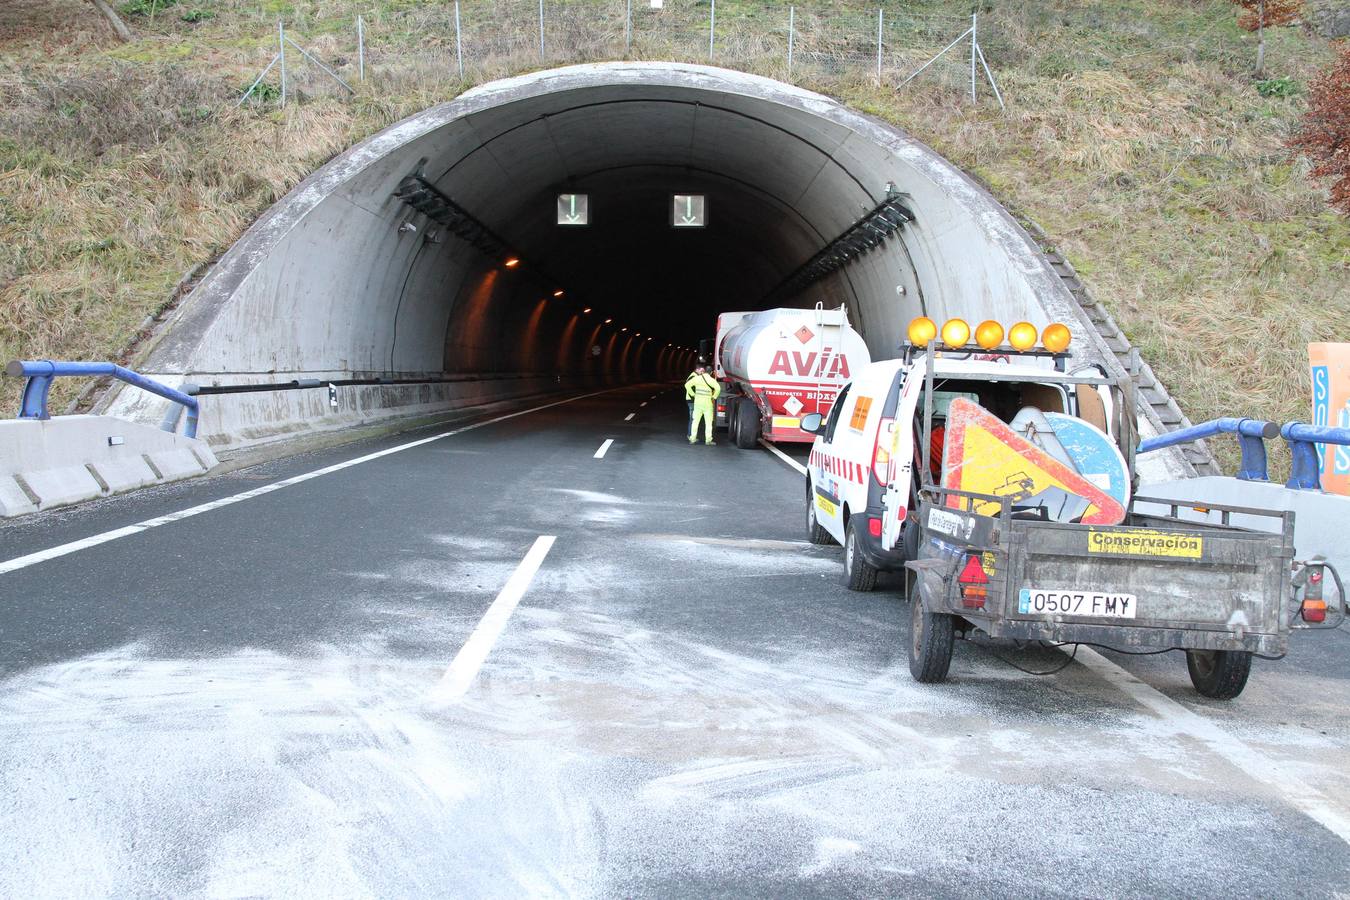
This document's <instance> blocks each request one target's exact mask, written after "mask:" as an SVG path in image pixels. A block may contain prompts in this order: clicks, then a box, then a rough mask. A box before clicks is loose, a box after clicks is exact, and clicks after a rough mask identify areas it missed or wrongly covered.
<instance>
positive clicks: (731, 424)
mask: <svg viewBox="0 0 1350 900" xmlns="http://www.w3.org/2000/svg"><path fill="white" fill-rule="evenodd" d="M740 408H741V401H740V400H728V401H727V440H729V441H731V442H732V443H733V444H734V443H736V433H737V432H738V431H740V429H739V428H737V427H736V426H737V425H738V424H739V420H738V419H737V418H736V412H737V410H739V409H740Z"/></svg>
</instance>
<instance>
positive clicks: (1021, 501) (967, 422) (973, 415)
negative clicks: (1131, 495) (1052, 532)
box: [942, 397, 1125, 525]
mask: <svg viewBox="0 0 1350 900" xmlns="http://www.w3.org/2000/svg"><path fill="white" fill-rule="evenodd" d="M942 472H943V475H942V484H943V486H944V487H948V488H952V489H954V490H959V491H970V492H971V493H975V494H992V495H994V496H998V497H1011V498H1012V502H1013V507H1014V508H1015V509H1041V510H1043V511H1044V513H1045V515H1046V517H1047V518H1048V519H1050V520H1051V521H1054V522H1082V523H1084V524H1088V525H1119V524H1120V523H1121V522H1123V521H1124V520H1125V508H1124V507H1123V506H1121V505H1120V503H1119V501H1117V500H1116V499H1115V498H1114V497H1112V496H1111V495H1110V494H1107V493H1106V492H1105V491H1103V490H1102V489H1101V488H1099V487H1097V486H1096V485H1094V484H1093V483H1092V482H1090V481H1088V480H1087V479H1085V478H1083V477H1082V476H1081V475H1079V474H1078V473H1077V472H1075V471H1074V470H1073V469H1071V468H1069V467H1068V466H1066V465H1065V464H1064V463H1062V462H1060V461H1059V460H1057V459H1055V458H1054V457H1053V456H1051V455H1050V454H1049V453H1046V452H1045V451H1044V450H1042V449H1041V448H1040V447H1037V446H1036V445H1035V444H1033V443H1031V442H1030V441H1028V440H1026V439H1025V438H1023V437H1022V436H1021V435H1019V434H1017V433H1016V432H1015V431H1013V430H1012V429H1011V428H1009V427H1008V425H1007V424H1006V423H1005V422H1003V421H1002V420H1000V419H998V418H997V417H995V416H994V415H993V414H992V413H989V412H987V411H985V410H984V409H982V408H981V407H980V406H979V405H978V404H976V403H973V402H971V401H970V400H967V399H965V398H964V397H958V398H956V399H955V400H953V401H952V405H951V409H950V410H949V412H948V414H947V430H946V440H945V444H944V447H943V452H942ZM963 502H964V501H962V500H961V498H958V497H953V498H951V499H950V500H949V501H948V505H949V506H953V507H956V506H959V505H962V504H963ZM972 511H973V512H976V513H979V514H982V515H987V516H988V515H997V514H998V511H999V506H998V504H996V503H992V502H989V501H985V502H981V501H978V500H977V501H974V506H973V508H972Z"/></svg>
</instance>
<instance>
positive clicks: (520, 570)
mask: <svg viewBox="0 0 1350 900" xmlns="http://www.w3.org/2000/svg"><path fill="white" fill-rule="evenodd" d="M554 540H556V538H555V537H554V536H553V535H551V534H544V535H540V536H539V537H537V538H535V541H534V544H533V545H532V546H531V547H530V550H529V552H528V553H526V554H525V558H524V559H522V560H521V561H520V565H519V566H517V567H516V570H515V571H514V572H512V573H511V577H510V578H508V579H507V580H506V584H505V585H504V586H503V587H502V589H501V592H500V593H499V594H497V599H495V600H493V601H492V605H491V606H489V607H488V610H487V612H485V613H483V618H482V619H480V620H479V621H478V625H477V626H476V627H475V628H474V630H473V633H472V634H470V635H469V639H468V640H467V641H465V642H464V646H463V647H460V648H459V652H458V653H456V654H455V658H454V660H453V661H451V663H450V666H449V668H447V669H446V670H445V674H444V675H442V676H441V680H440V682H439V683H438V684H437V685H436V687H435V689H434V690H433V691H432V694H431V699H432V701H433V702H439V703H447V702H450V701H453V700H458V699H459V698H460V697H463V696H464V694H465V693H466V692H467V691H468V690H469V688H470V687H471V686H472V685H473V683H474V680H475V679H476V678H477V677H478V673H479V671H480V670H482V668H483V663H484V662H486V661H487V658H488V654H489V653H491V652H492V648H493V647H494V646H495V645H496V643H497V639H498V638H499V637H501V635H502V632H503V631H505V630H506V623H507V621H508V620H509V619H510V618H511V613H513V612H515V610H516V606H518V605H519V604H520V599H521V598H522V597H524V596H525V592H526V591H528V590H529V589H530V584H531V583H532V582H533V581H534V576H535V574H536V573H537V572H538V571H539V567H540V566H541V565H543V563H544V557H546V556H548V551H549V548H551V547H552V546H553V542H554Z"/></svg>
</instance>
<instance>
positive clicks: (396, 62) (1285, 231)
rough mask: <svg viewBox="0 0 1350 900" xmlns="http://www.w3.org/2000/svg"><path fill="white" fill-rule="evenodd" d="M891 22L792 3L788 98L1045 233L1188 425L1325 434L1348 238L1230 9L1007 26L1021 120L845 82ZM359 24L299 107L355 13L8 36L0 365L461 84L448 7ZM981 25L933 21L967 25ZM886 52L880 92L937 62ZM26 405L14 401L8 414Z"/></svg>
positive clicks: (90, 321) (69, 12)
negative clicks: (248, 88) (362, 34)
mask: <svg viewBox="0 0 1350 900" xmlns="http://www.w3.org/2000/svg"><path fill="white" fill-rule="evenodd" d="M557 2H558V0H550V3H551V4H556V3H557ZM673 5H674V4H672V6H673ZM873 5H874V4H869V3H867V2H864V0H859V2H846V0H835V2H822V3H821V4H820V7H821V10H823V11H817V12H813V11H812V10H811V8H810V7H809V6H808V5H803V6H802V7H801V8H799V9H798V23H799V27H801V28H802V29H803V33H802V34H800V35H799V37H798V44H797V52H798V54H799V55H798V67H797V69H796V70H795V72H794V80H797V81H799V82H801V83H804V84H806V85H807V86H810V87H816V88H818V89H823V90H825V91H827V92H829V93H833V94H836V95H838V96H841V97H843V98H844V99H846V100H848V101H850V102H852V103H853V104H854V105H856V106H859V107H860V108H863V109H865V110H867V111H869V112H872V113H874V114H877V115H879V116H881V117H883V118H887V119H890V120H892V121H895V122H897V123H898V124H901V125H903V126H904V127H906V128H907V129H908V130H910V131H911V132H912V133H914V134H915V135H917V136H919V137H920V138H922V139H924V140H926V141H928V142H929V143H931V144H933V145H934V146H936V147H937V148H938V149H940V150H941V151H942V152H944V153H946V154H947V155H948V156H949V157H951V158H952V159H953V160H955V161H956V162H958V163H959V164H961V165H963V166H965V167H967V168H968V169H970V170H971V171H972V172H974V173H976V174H977V175H978V176H979V177H981V178H982V179H983V180H984V181H985V182H986V183H988V184H989V185H990V186H991V187H992V188H993V189H994V190H995V192H996V193H997V194H998V195H999V196H1000V197H1001V198H1002V199H1004V200H1005V201H1007V202H1008V203H1009V204H1010V205H1011V206H1012V207H1014V208H1015V209H1017V210H1018V211H1020V213H1021V214H1023V215H1025V216H1028V217H1030V218H1032V219H1034V220H1036V221H1037V222H1039V223H1040V224H1041V225H1042V226H1043V227H1044V228H1045V230H1046V231H1047V232H1048V233H1049V234H1051V235H1053V236H1054V237H1055V239H1056V240H1057V241H1058V244H1059V247H1060V249H1062V250H1063V251H1064V252H1065V253H1066V254H1067V255H1068V256H1069V257H1070V258H1071V259H1072V260H1073V262H1074V264H1075V265H1076V266H1077V267H1078V269H1079V271H1080V273H1081V274H1082V276H1083V278H1084V280H1085V281H1086V282H1087V283H1088V284H1089V286H1090V287H1091V288H1092V289H1093V291H1094V292H1095V293H1096V294H1097V295H1098V296H1099V297H1100V298H1101V299H1103V300H1104V301H1105V302H1106V303H1107V304H1108V305H1109V306H1110V307H1111V309H1112V311H1113V313H1114V314H1115V316H1116V318H1117V320H1118V321H1119V322H1120V323H1121V325H1122V327H1124V328H1125V330H1126V332H1127V333H1128V335H1129V336H1130V338H1131V340H1133V341H1134V342H1135V343H1136V344H1137V345H1138V346H1139V347H1140V349H1141V351H1142V352H1143V354H1144V356H1145V358H1146V359H1148V360H1149V361H1150V362H1151V363H1152V364H1153V366H1154V368H1155V369H1156V371H1157V372H1158V373H1159V375H1160V377H1162V378H1163V379H1164V381H1165V382H1166V383H1167V384H1168V386H1169V387H1170V388H1171V389H1172V390H1173V392H1174V393H1175V394H1176V395H1177V397H1178V399H1179V401H1180V402H1181V404H1182V406H1183V407H1184V408H1185V409H1186V410H1187V412H1188V413H1189V414H1190V416H1191V417H1192V418H1193V419H1196V420H1202V419H1206V418H1209V417H1212V416H1215V415H1225V414H1241V415H1252V416H1263V417H1269V418H1272V419H1277V420H1281V421H1283V420H1287V419H1292V418H1306V416H1307V407H1308V399H1307V398H1308V392H1307V374H1306V372H1307V362H1306V348H1305V344H1306V343H1307V342H1308V341H1310V340H1350V325H1347V323H1350V225H1347V222H1346V220H1345V219H1343V218H1341V217H1338V216H1336V215H1335V214H1333V213H1331V212H1330V211H1329V210H1328V209H1327V207H1326V204H1325V192H1324V189H1323V186H1322V185H1319V184H1314V183H1312V182H1310V181H1309V179H1308V177H1307V175H1306V167H1305V166H1304V165H1303V164H1301V163H1298V162H1294V161H1291V160H1290V159H1289V158H1288V157H1287V155H1286V154H1285V152H1284V150H1283V147H1282V140H1283V137H1284V136H1285V134H1286V133H1287V131H1288V129H1289V128H1291V127H1292V126H1293V123H1294V122H1295V121H1296V119H1297V116H1298V115H1299V113H1300V112H1301V102H1300V100H1299V99H1298V98H1294V99H1278V98H1271V99H1265V98H1263V97H1261V96H1260V95H1259V94H1258V93H1257V91H1256V90H1255V89H1254V87H1253V85H1252V84H1251V82H1250V80H1249V77H1248V75H1247V69H1248V67H1249V66H1250V62H1251V44H1250V38H1249V37H1248V36H1246V35H1245V34H1243V33H1241V32H1239V31H1238V30H1237V29H1236V27H1235V26H1234V25H1233V21H1232V20H1233V13H1232V8H1231V5H1230V4H1228V3H1225V2H1223V0H1194V2H1192V0H1172V2H1161V3H1144V2H1137V3H1136V2H1115V3H1101V2H1086V0H1084V2H1074V0H1033V2H1026V3H1019V4H1009V5H1008V6H1007V7H1006V8H1000V9H999V10H998V11H996V12H995V14H994V15H992V16H990V17H989V23H988V25H987V26H986V28H987V31H986V38H987V44H986V49H987V51H988V52H989V53H990V56H991V62H993V63H994V64H995V66H996V71H997V73H998V75H999V77H1000V79H1001V83H1002V87H1003V89H1004V92H1005V95H1006V96H1007V98H1008V100H1009V108H1008V111H1007V112H1006V113H1000V112H999V111H998V109H997V107H996V106H994V105H993V104H992V103H991V102H988V101H986V102H982V103H981V104H979V105H977V106H974V107H972V106H971V105H970V104H969V103H968V102H966V101H965V100H963V99H962V96H961V94H960V92H959V90H958V87H957V86H958V85H959V84H960V83H961V80H962V78H963V71H964V64H963V63H961V62H959V61H955V60H954V61H953V62H952V63H951V64H943V65H940V66H938V67H935V70H933V71H932V72H930V73H926V74H925V75H924V76H922V77H921V79H920V80H919V81H917V82H915V83H914V84H912V85H910V86H909V87H908V88H906V89H905V90H903V91H900V92H895V91H893V90H890V89H886V90H878V89H877V88H876V87H875V86H874V85H872V84H871V83H870V82H869V79H868V77H867V75H866V74H864V73H863V72H862V71H860V70H858V69H853V70H851V74H850V72H849V71H844V72H842V73H841V72H840V71H839V66H838V65H837V63H838V61H840V60H843V59H844V58H845V57H847V56H849V55H850V54H860V53H862V52H863V51H862V49H861V48H862V43H863V42H859V41H853V40H851V39H849V38H848V37H847V34H845V31H846V29H845V30H841V25H840V23H842V22H846V21H852V20H851V19H849V18H848V17H849V16H853V17H855V18H857V19H858V20H859V21H863V20H865V19H867V18H868V16H869V15H870V13H868V12H867V9H868V8H870V7H871V6H873ZM361 6H362V8H363V9H364V10H365V11H366V13H367V22H368V24H369V33H368V40H369V59H368V65H369V67H370V72H371V81H369V82H367V83H366V84H364V85H358V93H357V96H356V97H354V98H352V99H350V100H348V99H346V98H345V97H343V96H342V94H341V93H340V91H338V90H337V89H336V88H335V87H334V86H333V85H332V84H331V83H330V82H328V81H327V80H326V79H324V78H323V77H322V76H320V75H318V74H317V73H316V72H314V71H313V70H312V68H308V67H295V68H293V71H292V75H293V76H294V81H293V84H292V87H293V88H294V89H296V90H298V91H299V92H300V99H301V102H299V103H293V104H291V105H289V106H288V107H287V109H286V110H285V111H284V112H279V111H276V110H275V109H273V108H270V107H268V106H265V105H264V106H259V107H254V108H246V109H244V110H240V111H235V110H233V109H232V103H233V100H234V98H236V97H237V96H238V92H239V90H240V88H241V87H242V86H244V85H246V84H247V83H248V82H249V81H250V80H251V78H252V76H253V75H254V74H256V72H257V71H259V70H260V69H261V68H262V67H263V66H264V65H266V63H267V61H268V60H269V59H270V58H271V54H272V52H273V49H272V48H273V42H274V40H275V36H274V32H273V31H272V29H273V28H274V27H275V19H276V15H277V13H278V11H280V10H282V9H283V8H284V9H285V11H286V13H287V18H288V21H289V22H290V23H291V25H292V27H293V29H294V32H295V34H296V35H297V36H300V35H303V38H302V39H303V40H304V42H305V43H306V45H307V46H310V47H312V48H313V49H314V50H315V51H316V52H317V53H319V55H320V56H322V57H323V58H324V59H326V60H329V61H330V62H331V63H333V64H334V65H335V66H336V67H338V69H339V71H340V72H341V73H342V74H343V75H344V77H347V78H349V79H351V80H354V78H355V58H354V40H353V36H352V33H351V19H352V15H353V13H354V11H355V8H356V7H355V6H354V5H353V4H351V3H348V2H345V0H308V2H304V0H302V2H293V3H282V2H279V0H210V2H208V0H195V2H194V0H180V3H179V5H178V6H177V7H172V8H170V9H169V10H166V11H161V13H160V14H159V15H158V16H157V18H156V21H155V22H154V23H153V24H152V23H149V22H147V21H145V20H143V19H141V20H137V21H135V22H134V25H135V26H136V28H137V29H138V31H139V34H140V39H139V40H138V41H137V42H136V43H135V44H133V45H131V46H129V47H120V46H117V45H115V44H114V43H113V42H112V41H111V39H110V38H109V36H108V35H107V34H106V33H105V31H104V29H103V26H102V25H101V23H100V21H99V20H98V18H97V17H96V16H95V15H93V14H92V12H91V11H90V10H89V8H88V4H87V3H85V2H84V0H32V2H31V3H28V4H25V7H24V8H25V11H26V12H25V14H24V15H22V16H15V15H13V14H6V15H0V71H3V72H4V73H6V74H3V75H0V357H13V356H18V355H23V356H46V355H52V356H61V357H75V358H106V357H117V356H119V355H120V354H121V353H122V352H123V350H124V348H126V347H127V346H128V343H129V342H130V340H131V339H132V337H133V336H134V335H135V334H136V332H137V330H138V328H139V327H140V324H141V322H142V320H143V319H144V318H145V317H146V316H147V315H149V314H152V313H154V312H155V311H156V310H157V309H159V308H160V307H161V306H162V305H163V304H164V303H165V302H166V301H167V299H168V298H169V296H170V293H171V290H172V287H173V285H174V284H175V283H176V281H177V280H178V279H179V277H180V276H181V274H182V273H183V272H185V271H186V270H188V269H190V268H192V267H193V266H194V265H196V264H198V263H199V262H201V261H203V260H206V259H210V258H211V257H212V256H213V255H215V254H217V253H219V252H220V251H221V250H222V249H223V248H225V247H227V246H228V245H229V244H230V242H231V241H233V240H234V239H235V238H236V237H237V236H238V235H239V234H240V233H241V232H242V230H243V229H244V228H245V227H247V225H248V223H249V222H250V221H252V219H253V218H254V217H255V216H256V215H257V214H258V213H259V212H261V211H262V210H263V209H265V208H266V207H267V206H268V205H269V204H270V203H272V202H273V201H274V200H275V199H276V198H277V197H279V196H280V195H281V194H282V193H284V192H285V191H286V190H288V189H289V188H290V187H291V186H293V185H294V184H295V183H296V182H297V181H298V180H299V179H300V178H301V177H303V176H304V175H305V174H306V173H307V172H309V171H311V170H312V169H313V168H314V167H315V166H316V165H318V164H320V163H322V162H323V161H324V160H326V159H328V158H330V157H331V156H332V155H333V154H335V153H337V152H339V151H340V150H341V149H343V148H344V147H346V146H349V145H350V144H351V143H352V142H354V141H355V140H357V139H359V138H361V137H363V136H365V135H367V134H370V133H372V132H373V131H376V130H378V129H379V128H381V127H383V126H385V125H387V124H389V123H390V122H392V121H395V120H397V119H398V118H401V117H402V116H404V115H407V114H409V113H412V112H414V111H416V110H418V109H422V108H425V107H427V106H430V105H432V104H434V103H436V102H439V101H441V100H444V99H447V98H449V97H451V96H453V95H454V94H456V93H458V92H459V91H460V90H462V89H463V87H464V85H462V84H461V83H460V81H459V78H458V75H457V71H456V67H455V65H454V57H453V50H454V42H453V31H452V27H453V26H452V22H453V13H452V7H450V5H448V4H443V3H430V2H427V3H422V2H417V0H371V2H368V3H363V4H361ZM610 6H613V7H615V9H618V10H621V9H622V4H619V3H610ZM470 7H473V8H474V9H475V16H476V19H475V22H474V26H473V27H474V29H477V30H473V31H469V30H468V29H466V32H467V33H466V43H467V44H468V49H469V50H470V51H471V53H472V54H475V55H473V56H472V60H473V64H472V66H471V72H470V75H471V79H481V78H486V77H492V76H496V75H502V74H506V73H508V72H510V71H514V70H519V69H521V68H537V67H539V66H540V65H541V61H540V60H539V59H538V58H537V55H535V53H536V48H535V45H534V36H533V35H532V34H531V33H528V32H527V33H524V34H515V35H513V36H512V37H511V38H510V40H504V39H503V38H501V37H500V35H497V34H494V33H492V32H491V31H490V30H489V31H482V30H481V26H482V25H483V24H484V22H486V21H488V19H487V18H486V17H487V16H488V15H492V16H496V17H497V18H498V20H499V21H500V20H502V19H506V18H510V20H512V21H532V19H531V14H532V11H533V10H534V9H536V7H535V6H534V3H533V0H528V2H527V0H499V2H495V3H491V4H486V5H485V4H483V3H477V4H473V3H469V2H468V0H466V9H468V8H470ZM527 7H528V9H527ZM188 8H202V9H210V10H212V11H214V12H215V13H216V17H215V18H214V19H211V20H209V21H207V22H204V23H201V24H195V25H189V24H187V23H184V22H183V21H182V20H181V18H180V15H181V11H182V10H184V9H188ZM588 8H589V9H592V10H593V9H595V8H596V3H593V2H591V3H589V6H587V4H585V3H572V4H570V5H569V6H568V7H567V8H565V9H564V8H558V9H557V10H556V15H555V16H554V17H553V18H551V20H550V21H552V22H555V23H556V26H557V29H558V31H557V32H556V35H555V37H553V38H551V39H550V40H551V43H550V48H551V52H552V49H556V48H561V47H563V46H565V45H566V46H569V48H570V49H569V50H568V51H567V53H565V54H562V56H567V57H570V58H574V59H591V58H603V57H604V56H605V51H604V47H605V46H606V45H607V44H608V45H611V46H612V45H615V44H617V43H618V38H619V37H621V30H620V32H619V33H618V34H617V35H616V34H615V33H614V29H613V28H612V27H608V26H606V27H605V28H596V27H589V26H587V24H586V22H585V18H584V15H583V14H582V11H583V10H585V9H588ZM718 10H719V21H721V22H723V23H724V25H723V28H722V29H719V39H720V40H722V41H723V42H724V44H723V50H722V55H721V56H720V57H719V62H720V63H722V64H724V65H725V64H732V62H733V60H732V59H731V54H732V53H738V54H740V55H741V56H742V57H751V56H754V57H756V58H754V59H749V60H748V61H746V62H744V65H745V66H746V67H747V68H750V69H751V70H753V71H759V72H761V73H762V74H767V75H771V76H774V77H785V76H786V71H785V67H784V65H783V61H782V59H781V57H780V55H779V54H780V52H781V46H782V43H783V35H782V34H781V33H780V32H781V28H782V23H781V22H780V21H779V19H780V18H781V16H780V15H779V13H780V12H781V10H777V9H766V8H765V5H764V4H763V3H760V2H758V0H721V2H719V3H718ZM965 10H966V7H965V6H963V5H961V4H953V3H939V2H931V3H928V4H924V5H923V6H922V7H921V11H924V12H926V13H936V14H938V15H939V16H943V15H947V16H951V17H952V18H951V21H953V22H956V21H959V17H960V16H961V15H963V14H964V12H965ZM620 15H621V13H620ZM699 15H700V14H696V13H691V14H690V15H689V16H687V18H689V21H688V22H687V23H684V25H685V26H687V27H682V28H680V29H672V31H671V33H669V34H667V35H665V36H663V37H662V36H656V35H652V34H644V33H639V35H638V39H639V40H638V43H639V47H640V52H641V53H643V54H644V55H647V56H661V57H668V58H677V59H690V60H700V59H701V58H702V57H701V56H700V54H701V53H702V52H703V51H704V49H705V45H704V43H703V42H704V40H705V37H704V36H703V34H702V33H701V32H700V30H699V28H698V19H699ZM619 21H620V24H621V19H620V20H619ZM934 22H936V23H937V25H936V26H934V27H935V28H937V31H941V27H945V26H942V20H940V19H934V20H930V22H929V24H930V25H932V23H934ZM775 29H777V30H775ZM848 33H851V32H848ZM551 34H553V32H551ZM568 35H571V37H570V38H569V37H568ZM938 36H939V35H938V34H937V33H936V32H935V33H934V34H932V35H925V37H924V39H925V40H927V39H936V38H937V37H938ZM499 45H500V46H499ZM855 45H856V46H855ZM891 49H892V51H893V52H891V53H890V54H889V55H888V58H887V60H886V65H887V73H888V78H895V77H896V76H898V75H899V74H900V73H901V72H902V71H903V70H904V67H905V66H906V65H908V64H910V63H911V62H913V61H914V60H916V59H918V57H919V56H920V55H921V54H920V52H919V51H920V49H921V48H918V47H909V48H907V47H899V46H897V47H892V48H891ZM489 51H491V52H493V53H494V54H495V55H493V56H491V57H488V56H485V54H487V53H488V52H489ZM813 51H814V52H815V53H816V54H817V55H816V56H814V57H813V56H812V53H813ZM761 54H762V55H761ZM1327 55H1328V54H1327V48H1326V45H1325V44H1324V43H1323V42H1320V41H1318V40H1316V39H1315V38H1312V37H1310V36H1308V35H1305V34H1303V33H1301V32H1299V31H1297V30H1294V29H1278V30H1276V32H1274V33H1273V34H1272V36H1271V48H1270V57H1269V60H1270V65H1271V67H1272V68H1273V69H1274V71H1275V72H1277V73H1278V74H1282V75H1288V76H1290V77H1292V78H1294V79H1295V80H1296V81H1298V82H1306V80H1307V79H1308V77H1309V76H1310V74H1311V72H1312V70H1313V69H1314V67H1315V66H1317V65H1318V64H1320V63H1321V62H1322V61H1323V60H1324V59H1326V58H1327ZM562 56H559V57H556V58H554V59H552V60H549V61H548V62H550V63H552V62H559V61H562ZM831 60H833V61H835V64H831ZM852 62H853V63H854V64H856V62H857V61H852ZM14 392H15V388H14V386H13V385H7V386H5V390H4V391H3V395H2V396H0V402H12V398H13V396H14V395H15V393H14ZM63 396H69V395H68V394H66V395H63ZM1225 455H1226V457H1227V458H1228V459H1230V460H1231V458H1232V454H1231V452H1227V451H1226V453H1225Z"/></svg>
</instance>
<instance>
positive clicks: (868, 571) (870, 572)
mask: <svg viewBox="0 0 1350 900" xmlns="http://www.w3.org/2000/svg"><path fill="white" fill-rule="evenodd" d="M861 538H862V536H861V535H860V534H859V533H858V517H857V516H854V517H853V518H851V519H849V520H848V527H846V528H845V529H844V584H845V585H846V586H847V587H848V589H849V590H850V591H870V590H874V589H875V588H876V586H877V570H876V569H874V568H872V567H871V566H870V565H868V564H867V560H865V559H863V556H862V550H860V549H859V548H858V542H859V541H860V540H861Z"/></svg>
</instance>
